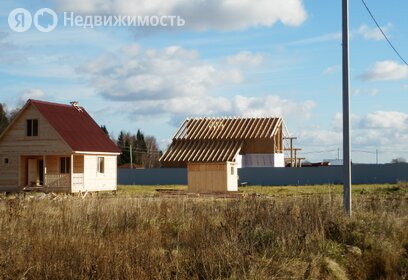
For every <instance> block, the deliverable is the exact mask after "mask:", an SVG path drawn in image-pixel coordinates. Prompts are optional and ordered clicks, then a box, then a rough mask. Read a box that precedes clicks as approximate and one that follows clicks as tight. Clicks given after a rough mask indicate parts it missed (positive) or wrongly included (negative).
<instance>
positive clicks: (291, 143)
mask: <svg viewBox="0 0 408 280" xmlns="http://www.w3.org/2000/svg"><path fill="white" fill-rule="evenodd" d="M283 139H289V141H290V148H289V149H290V167H294V164H293V140H296V139H297V137H284V138H283Z"/></svg>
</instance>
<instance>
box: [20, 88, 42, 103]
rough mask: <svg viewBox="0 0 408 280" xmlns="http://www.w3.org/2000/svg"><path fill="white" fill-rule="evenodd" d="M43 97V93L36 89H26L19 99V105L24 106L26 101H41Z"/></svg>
mask: <svg viewBox="0 0 408 280" xmlns="http://www.w3.org/2000/svg"><path fill="white" fill-rule="evenodd" d="M44 97H45V93H44V92H43V91H42V90H41V89H38V88H33V89H26V90H24V91H23V93H22V95H21V97H20V103H21V104H24V103H25V102H27V100H28V99H42V98H44Z"/></svg>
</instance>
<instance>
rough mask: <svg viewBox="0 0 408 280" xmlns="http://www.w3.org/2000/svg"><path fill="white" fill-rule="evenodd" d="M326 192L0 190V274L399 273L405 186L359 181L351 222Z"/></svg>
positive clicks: (407, 220) (407, 212) (406, 250)
mask: <svg viewBox="0 0 408 280" xmlns="http://www.w3.org/2000/svg"><path fill="white" fill-rule="evenodd" d="M160 188H162V187H160ZM167 188H171V189H174V188H176V189H181V190H183V189H185V187H184V186H168V187H167ZM331 188H332V189H331V191H330V195H328V191H327V189H328V186H316V187H245V188H242V189H241V191H244V192H256V193H263V194H264V195H261V196H256V197H253V196H249V197H248V198H246V199H219V198H205V199H203V198H192V197H187V196H180V197H173V198H171V199H169V198H164V197H160V196H157V195H156V194H155V193H156V192H155V189H156V187H142V186H138V187H130V186H121V187H120V188H119V190H118V195H117V196H113V195H111V194H105V195H100V196H93V197H91V196H88V197H86V198H85V199H81V198H79V197H72V196H57V197H54V196H50V195H49V196H44V195H36V196H26V197H0V279H407V277H408V232H407V228H408V196H407V191H406V188H407V186H406V184H403V183H401V184H398V185H386V186H358V187H357V186H356V187H355V190H356V193H355V195H354V197H353V199H354V200H353V202H354V209H353V210H354V215H353V217H352V218H347V217H345V216H344V215H343V213H342V200H341V194H340V190H339V188H340V187H339V186H333V187H331ZM357 188H360V189H358V190H359V191H357ZM310 194H319V195H310Z"/></svg>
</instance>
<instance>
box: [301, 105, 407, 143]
mask: <svg viewBox="0 0 408 280" xmlns="http://www.w3.org/2000/svg"><path fill="white" fill-rule="evenodd" d="M351 129H352V131H351V138H352V139H351V142H352V147H353V149H357V150H358V149H362V150H371V151H375V149H376V148H382V149H384V148H385V149H386V148H391V149H392V148H394V149H396V148H397V147H406V143H407V141H408V114H406V113H403V112H396V111H375V112H371V113H368V114H366V115H356V114H352V115H351ZM298 136H299V137H298V139H299V141H300V143H301V144H303V145H306V146H319V147H326V148H327V147H330V146H336V145H341V143H342V114H341V113H336V114H335V115H334V117H333V119H332V127H331V128H330V129H321V128H319V127H317V128H310V127H307V128H305V129H304V130H302V131H300V132H299V133H298Z"/></svg>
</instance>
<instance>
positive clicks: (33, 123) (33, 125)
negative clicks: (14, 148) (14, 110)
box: [27, 120, 38, 136]
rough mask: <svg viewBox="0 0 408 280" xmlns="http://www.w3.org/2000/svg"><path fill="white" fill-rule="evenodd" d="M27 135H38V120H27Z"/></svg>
mask: <svg viewBox="0 0 408 280" xmlns="http://www.w3.org/2000/svg"><path fill="white" fill-rule="evenodd" d="M27 136H38V120H27Z"/></svg>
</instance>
